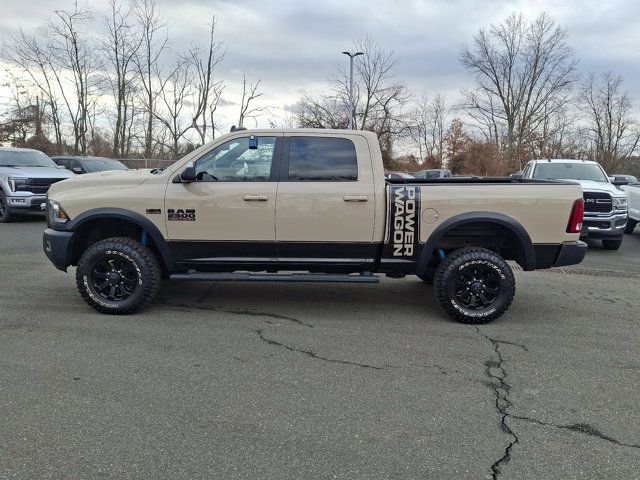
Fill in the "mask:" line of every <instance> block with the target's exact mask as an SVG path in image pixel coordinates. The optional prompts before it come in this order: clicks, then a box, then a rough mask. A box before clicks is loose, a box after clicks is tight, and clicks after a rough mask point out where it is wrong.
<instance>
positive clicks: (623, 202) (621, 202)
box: [613, 197, 627, 210]
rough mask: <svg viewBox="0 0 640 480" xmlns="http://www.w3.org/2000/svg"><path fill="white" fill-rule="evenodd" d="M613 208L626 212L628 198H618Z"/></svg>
mask: <svg viewBox="0 0 640 480" xmlns="http://www.w3.org/2000/svg"><path fill="white" fill-rule="evenodd" d="M613 206H614V207H615V208H616V209H618V210H626V209H627V199H626V197H618V198H614V199H613Z"/></svg>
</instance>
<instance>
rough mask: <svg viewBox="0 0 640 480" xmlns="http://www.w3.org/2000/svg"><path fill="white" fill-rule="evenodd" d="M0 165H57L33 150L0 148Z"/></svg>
mask: <svg viewBox="0 0 640 480" xmlns="http://www.w3.org/2000/svg"><path fill="white" fill-rule="evenodd" d="M0 167H50V168H57V167H58V166H57V165H56V164H55V163H54V162H53V160H51V159H50V158H49V157H47V156H46V155H45V154H44V153H42V152H38V151H35V150H0Z"/></svg>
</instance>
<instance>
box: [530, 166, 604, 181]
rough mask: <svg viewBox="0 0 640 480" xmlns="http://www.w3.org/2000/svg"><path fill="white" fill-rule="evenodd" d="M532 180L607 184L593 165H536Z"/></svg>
mask: <svg viewBox="0 0 640 480" xmlns="http://www.w3.org/2000/svg"><path fill="white" fill-rule="evenodd" d="M533 178H535V179H538V180H591V181H593V182H604V183H609V179H608V178H607V176H606V175H605V173H604V172H603V171H602V168H600V166H599V165H597V164H595V163H573V162H571V163H570V162H566V163H561V162H548V163H538V164H537V165H536V169H535V170H534V171H533Z"/></svg>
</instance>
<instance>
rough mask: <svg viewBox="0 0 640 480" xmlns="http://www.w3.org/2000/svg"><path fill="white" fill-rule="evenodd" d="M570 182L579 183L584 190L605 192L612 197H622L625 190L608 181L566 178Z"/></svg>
mask: <svg viewBox="0 0 640 480" xmlns="http://www.w3.org/2000/svg"><path fill="white" fill-rule="evenodd" d="M568 181H570V182H575V183H579V184H580V185H581V186H582V190H583V191H585V192H605V193H608V194H610V195H612V196H614V197H624V196H625V195H626V193H625V192H623V191H622V190H620V189H619V188H618V187H616V186H615V185H613V184H611V183H609V182H594V181H593V180H574V179H568Z"/></svg>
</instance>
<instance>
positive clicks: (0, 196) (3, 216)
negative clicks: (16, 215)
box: [0, 190, 13, 223]
mask: <svg viewBox="0 0 640 480" xmlns="http://www.w3.org/2000/svg"><path fill="white" fill-rule="evenodd" d="M12 219H13V216H12V215H11V211H10V210H9V204H8V203H7V195H6V194H5V193H4V192H3V191H2V190H0V223H9V222H10V221H11V220H12Z"/></svg>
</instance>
